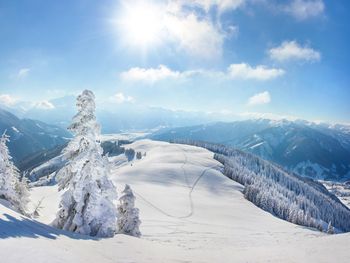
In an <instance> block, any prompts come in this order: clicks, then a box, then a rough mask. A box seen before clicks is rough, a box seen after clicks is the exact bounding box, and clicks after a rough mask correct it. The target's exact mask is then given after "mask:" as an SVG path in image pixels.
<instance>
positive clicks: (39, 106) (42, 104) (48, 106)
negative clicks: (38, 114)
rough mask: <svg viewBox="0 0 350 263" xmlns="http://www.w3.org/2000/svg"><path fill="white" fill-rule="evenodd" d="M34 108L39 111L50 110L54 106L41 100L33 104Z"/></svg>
mask: <svg viewBox="0 0 350 263" xmlns="http://www.w3.org/2000/svg"><path fill="white" fill-rule="evenodd" d="M34 108H36V109H40V110H52V109H54V108H55V105H53V104H52V103H51V102H50V101H47V100H43V101H39V102H36V103H34Z"/></svg>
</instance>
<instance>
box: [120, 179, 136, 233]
mask: <svg viewBox="0 0 350 263" xmlns="http://www.w3.org/2000/svg"><path fill="white" fill-rule="evenodd" d="M140 224H141V221H140V219H139V209H137V208H135V195H134V193H133V192H132V190H131V188H130V186H129V185H125V188H124V190H123V194H122V196H121V197H120V198H119V205H118V232H119V233H121V234H127V235H130V236H135V237H140V236H141V232H140V230H139V226H140Z"/></svg>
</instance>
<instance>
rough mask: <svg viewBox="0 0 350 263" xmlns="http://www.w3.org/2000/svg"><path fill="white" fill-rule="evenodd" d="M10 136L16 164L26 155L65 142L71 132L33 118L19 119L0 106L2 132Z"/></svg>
mask: <svg viewBox="0 0 350 263" xmlns="http://www.w3.org/2000/svg"><path fill="white" fill-rule="evenodd" d="M5 130H6V133H7V135H9V136H10V143H9V145H8V147H9V150H10V153H11V155H12V157H13V160H14V162H15V163H16V164H18V163H19V161H21V160H22V159H23V158H24V157H26V156H28V155H30V154H33V153H36V152H38V151H42V150H48V149H51V148H53V147H56V146H58V145H62V144H65V143H66V142H67V140H68V139H69V138H70V137H71V134H70V133H69V132H68V131H67V130H65V129H62V128H59V127H57V126H54V125H49V124H46V123H44V122H41V121H37V120H32V119H19V118H18V117H16V116H15V115H13V114H12V113H10V112H8V111H5V110H2V109H1V108H0V133H1V134H2V133H3V132H4V131H5Z"/></svg>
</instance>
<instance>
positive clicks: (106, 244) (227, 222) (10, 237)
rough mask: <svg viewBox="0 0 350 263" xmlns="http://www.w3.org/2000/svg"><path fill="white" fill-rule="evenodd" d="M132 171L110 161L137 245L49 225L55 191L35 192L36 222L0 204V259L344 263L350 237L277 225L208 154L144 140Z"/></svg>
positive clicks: (137, 148) (119, 237) (122, 160)
mask: <svg viewBox="0 0 350 263" xmlns="http://www.w3.org/2000/svg"><path fill="white" fill-rule="evenodd" d="M129 147H130V148H133V149H135V151H141V152H146V156H144V157H143V158H142V159H141V160H135V161H134V162H132V163H130V162H127V161H126V158H125V157H124V156H117V157H113V158H112V160H113V161H114V162H115V164H116V165H115V168H114V169H113V176H112V179H113V181H114V182H115V184H116V185H117V188H118V191H121V190H122V189H123V188H124V184H125V183H128V184H129V185H130V186H131V187H132V189H133V190H134V192H135V194H136V197H137V199H136V206H137V207H138V208H140V218H141V220H142V224H141V227H140V230H141V232H142V234H143V236H142V238H141V239H138V238H132V237H128V236H124V235H116V236H115V237H114V238H111V239H102V240H95V239H91V238H87V237H82V236H79V235H73V234H71V233H67V232H63V231H58V230H55V229H53V228H51V227H49V226H47V225H44V224H48V223H50V222H51V221H52V219H53V218H54V216H55V212H56V211H57V205H58V201H59V193H57V187H56V186H46V187H38V188H34V189H33V190H32V198H33V204H35V203H37V202H38V201H39V200H42V203H41V206H42V207H43V208H42V210H41V216H40V217H39V218H38V219H37V220H38V221H39V222H41V223H39V222H37V221H34V220H30V219H27V218H24V217H21V216H19V215H18V214H16V213H15V212H13V211H11V210H9V209H7V208H6V207H4V206H2V205H1V204H0V258H1V259H6V261H5V262H9V263H12V262H35V263H40V262H84V263H89V262H102V263H104V262H318V263H319V262H348V260H349V258H350V251H349V249H348V244H349V243H350V235H349V234H339V235H326V234H323V233H320V232H318V231H314V230H311V229H308V228H304V227H300V226H297V225H294V224H291V223H288V222H286V221H283V220H280V219H278V218H276V217H274V216H272V215H271V214H269V213H266V212H264V211H263V210H261V209H259V208H258V207H256V206H255V205H253V204H252V203H250V202H249V201H247V200H246V199H244V197H243V194H242V189H243V187H242V186H241V185H240V184H238V183H235V182H234V181H232V180H230V179H228V178H227V177H225V176H223V175H222V173H221V172H220V170H221V169H222V165H221V164H220V163H219V162H217V161H215V160H214V159H213V153H211V152H209V151H207V150H205V149H202V148H197V147H194V146H187V145H176V144H168V143H165V142H156V141H149V140H141V141H137V142H135V143H133V144H131V145H129Z"/></svg>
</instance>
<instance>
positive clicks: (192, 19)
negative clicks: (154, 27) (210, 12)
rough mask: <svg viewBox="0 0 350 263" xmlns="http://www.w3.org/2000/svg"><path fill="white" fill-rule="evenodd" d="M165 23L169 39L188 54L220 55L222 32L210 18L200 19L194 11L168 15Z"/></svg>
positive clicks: (211, 56) (201, 55) (207, 57)
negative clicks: (185, 13) (187, 13)
mask: <svg viewBox="0 0 350 263" xmlns="http://www.w3.org/2000/svg"><path fill="white" fill-rule="evenodd" d="M165 25H166V28H167V31H168V33H169V37H170V39H173V40H174V42H176V43H178V45H179V48H180V49H183V50H184V51H186V52H187V53H188V54H190V55H192V56H195V57H202V58H206V59H210V58H213V57H219V56H221V54H222V44H223V41H224V33H222V32H220V31H219V29H218V28H217V27H215V26H214V25H213V24H212V22H211V21H210V20H208V19H200V18H199V17H198V16H197V15H196V14H194V13H191V14H189V15H168V16H167V17H166V19H165Z"/></svg>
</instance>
